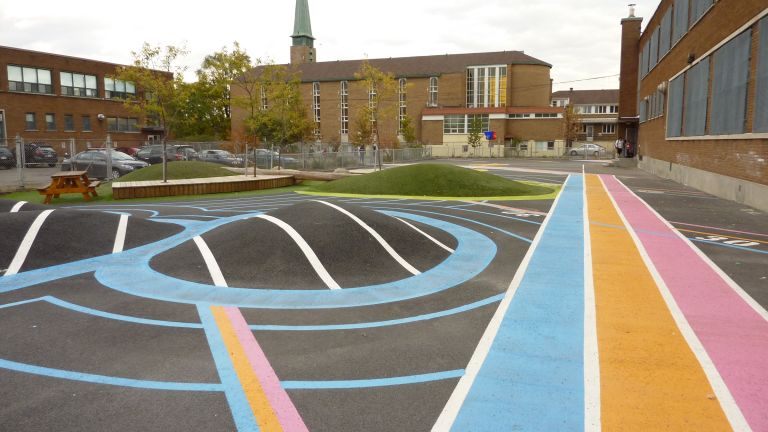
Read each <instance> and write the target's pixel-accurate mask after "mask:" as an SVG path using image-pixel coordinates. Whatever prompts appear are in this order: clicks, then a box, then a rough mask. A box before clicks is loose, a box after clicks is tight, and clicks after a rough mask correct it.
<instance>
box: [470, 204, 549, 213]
mask: <svg viewBox="0 0 768 432" xmlns="http://www.w3.org/2000/svg"><path fill="white" fill-rule="evenodd" d="M462 202H464V203H467V204H476V205H480V206H485V207H492V208H497V209H501V210H509V211H512V212H516V213H528V214H532V215H539V216H546V215H547V213H546V212H542V211H538V210H531V209H522V208H517V207H510V206H505V205H501V204H493V203H489V202H486V201H481V202H473V201H462Z"/></svg>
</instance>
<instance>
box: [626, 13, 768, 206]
mask: <svg viewBox="0 0 768 432" xmlns="http://www.w3.org/2000/svg"><path fill="white" fill-rule="evenodd" d="M641 23H642V18H639V17H635V16H634V13H633V11H630V16H629V17H627V18H625V19H623V20H622V21H621V25H622V54H621V80H620V83H621V84H620V85H621V88H620V112H619V128H618V129H619V131H618V132H619V135H620V136H627V137H632V136H634V135H636V136H637V140H636V142H637V143H638V145H639V156H638V159H639V166H640V167H641V168H642V169H644V170H647V171H649V172H652V173H654V174H656V175H659V176H662V177H666V178H670V179H674V180H676V181H678V182H680V183H683V184H687V185H690V186H693V187H695V188H698V189H700V190H703V191H705V192H708V193H711V194H714V195H717V196H720V197H724V198H727V199H731V200H735V201H737V202H740V203H744V204H747V205H750V206H753V207H757V208H760V209H762V210H766V211H768V4H766V2H765V0H719V1H714V0H663V1H661V2H660V3H659V6H658V8H657V9H656V12H655V13H654V14H653V16H651V18H650V20H648V23H647V25H646V26H645V30H644V31H642V32H641Z"/></svg>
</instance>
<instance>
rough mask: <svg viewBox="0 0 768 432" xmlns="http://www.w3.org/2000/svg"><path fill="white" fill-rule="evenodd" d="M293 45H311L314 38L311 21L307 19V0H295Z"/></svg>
mask: <svg viewBox="0 0 768 432" xmlns="http://www.w3.org/2000/svg"><path fill="white" fill-rule="evenodd" d="M291 37H292V38H293V45H294V46H297V45H303V46H308V47H312V46H313V45H314V43H313V41H314V40H315V38H314V37H313V36H312V23H311V22H310V20H309V5H308V4H307V0H296V17H295V19H294V22H293V34H292V35H291Z"/></svg>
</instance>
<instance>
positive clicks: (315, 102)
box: [312, 82, 320, 138]
mask: <svg viewBox="0 0 768 432" xmlns="http://www.w3.org/2000/svg"><path fill="white" fill-rule="evenodd" d="M312 113H313V115H314V120H315V132H314V135H315V137H316V138H317V137H319V136H320V83H319V82H314V83H312Z"/></svg>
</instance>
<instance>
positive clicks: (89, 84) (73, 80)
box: [59, 72, 99, 97]
mask: <svg viewBox="0 0 768 432" xmlns="http://www.w3.org/2000/svg"><path fill="white" fill-rule="evenodd" d="M59 77H60V79H61V94H62V95H64V96H82V97H98V96H99V90H98V88H97V86H96V75H84V74H79V73H72V72H61V73H60V74H59Z"/></svg>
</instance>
